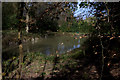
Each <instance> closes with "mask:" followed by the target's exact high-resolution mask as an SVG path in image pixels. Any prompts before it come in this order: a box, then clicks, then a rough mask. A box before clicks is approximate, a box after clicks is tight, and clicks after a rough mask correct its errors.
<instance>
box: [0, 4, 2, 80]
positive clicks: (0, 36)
mask: <svg viewBox="0 0 120 80" xmlns="http://www.w3.org/2000/svg"><path fill="white" fill-rule="evenodd" d="M0 80H2V3H1V2H0Z"/></svg>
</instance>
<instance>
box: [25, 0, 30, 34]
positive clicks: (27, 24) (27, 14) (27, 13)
mask: <svg viewBox="0 0 120 80" xmlns="http://www.w3.org/2000/svg"><path fill="white" fill-rule="evenodd" d="M28 11H29V10H28V2H26V32H27V33H28V31H29V12H28Z"/></svg>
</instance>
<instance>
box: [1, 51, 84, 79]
mask: <svg viewBox="0 0 120 80" xmlns="http://www.w3.org/2000/svg"><path fill="white" fill-rule="evenodd" d="M78 55H82V51H81V50H79V49H76V50H73V51H71V52H69V53H64V54H61V55H59V54H52V55H49V56H47V55H45V54H41V53H39V52H36V53H32V52H31V53H24V62H23V71H26V72H27V73H29V74H30V73H31V71H32V72H34V73H39V71H42V69H43V67H44V65H45V61H46V62H47V63H46V65H47V67H46V70H45V71H46V72H45V73H46V74H49V73H50V71H51V70H52V68H53V65H54V64H55V63H56V64H55V67H58V68H59V69H60V70H61V69H63V68H64V66H65V65H66V63H68V65H70V67H74V66H76V65H75V64H76V63H75V61H74V59H75V58H77V56H78ZM56 56H57V58H58V59H56ZM18 62H19V58H17V57H13V58H12V59H9V60H7V61H3V66H4V68H3V69H4V72H3V74H4V75H3V76H4V77H5V76H8V75H6V74H12V73H13V72H15V70H16V69H17V68H18ZM73 64H74V65H73ZM72 65H73V66H72ZM8 66H11V68H14V69H12V70H11V68H10V67H9V68H8ZM13 66H14V67H13ZM37 66H38V67H37ZM28 67H29V68H28ZM42 73H43V72H41V74H42ZM25 75H27V74H25Z"/></svg>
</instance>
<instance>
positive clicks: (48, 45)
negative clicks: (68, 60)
mask: <svg viewBox="0 0 120 80" xmlns="http://www.w3.org/2000/svg"><path fill="white" fill-rule="evenodd" d="M84 41H85V38H82V39H80V38H79V35H78V36H73V35H65V34H64V35H57V36H55V35H54V36H47V37H45V38H42V39H39V38H32V40H31V41H28V42H26V43H24V44H23V51H24V52H28V53H29V52H40V53H43V54H46V55H49V54H54V53H59V54H62V53H65V52H69V51H71V50H73V49H75V48H79V47H80V46H81V44H82V43H83V42H84ZM3 46H4V45H3ZM2 53H3V58H7V56H16V55H18V53H19V51H18V46H17V45H16V46H15V45H10V46H7V47H5V48H4V49H3V51H2ZM6 55H7V56H6Z"/></svg>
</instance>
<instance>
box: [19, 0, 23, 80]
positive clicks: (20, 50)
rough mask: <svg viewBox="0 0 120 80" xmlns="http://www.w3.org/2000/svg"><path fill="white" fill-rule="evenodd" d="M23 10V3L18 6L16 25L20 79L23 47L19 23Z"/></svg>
mask: <svg viewBox="0 0 120 80" xmlns="http://www.w3.org/2000/svg"><path fill="white" fill-rule="evenodd" d="M23 8H24V3H22V2H21V3H20V4H19V9H18V19H19V24H18V45H19V71H18V73H19V77H18V78H20V79H21V76H22V71H21V70H22V63H23V46H22V31H21V28H22V22H21V21H20V20H21V19H22V16H23Z"/></svg>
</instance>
